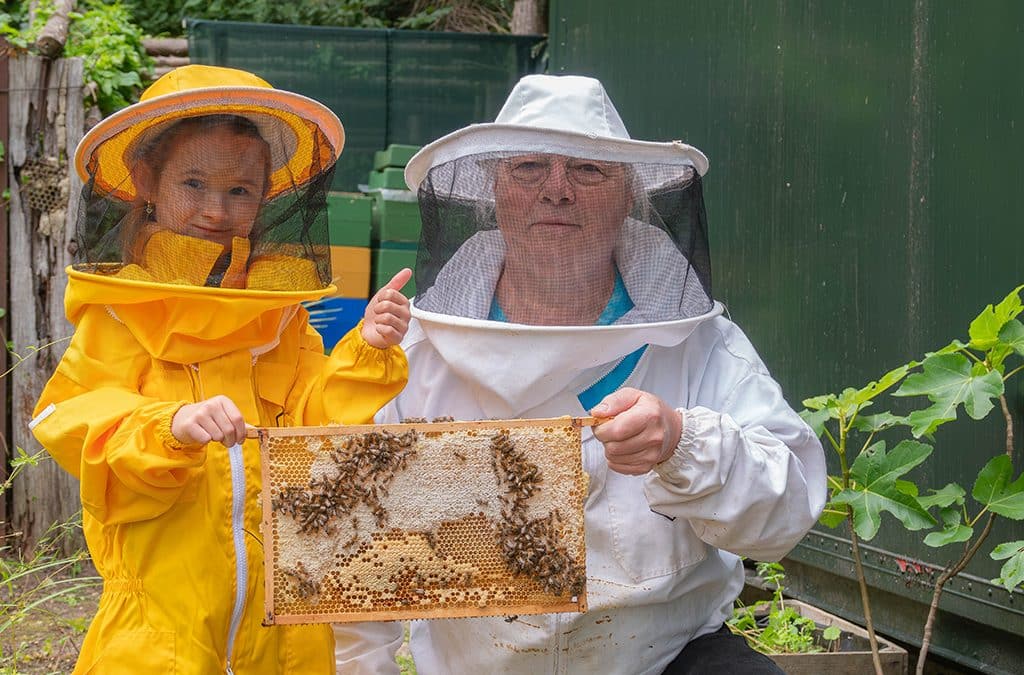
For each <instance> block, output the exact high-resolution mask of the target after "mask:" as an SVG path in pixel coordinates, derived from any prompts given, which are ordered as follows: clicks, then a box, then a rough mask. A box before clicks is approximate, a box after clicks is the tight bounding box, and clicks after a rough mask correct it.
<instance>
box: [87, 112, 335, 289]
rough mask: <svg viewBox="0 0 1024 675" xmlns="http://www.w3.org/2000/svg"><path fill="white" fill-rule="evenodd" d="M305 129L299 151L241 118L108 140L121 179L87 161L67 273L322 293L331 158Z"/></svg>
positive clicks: (321, 139)
mask: <svg viewBox="0 0 1024 675" xmlns="http://www.w3.org/2000/svg"><path fill="white" fill-rule="evenodd" d="M301 124H302V125H303V131H304V134H302V138H303V142H300V143H296V138H295V136H296V134H294V133H293V132H292V131H287V130H286V131H287V133H276V131H277V130H276V129H275V128H274V127H273V126H272V125H268V124H267V123H266V121H265V120H263V119H257V120H256V121H254V120H253V119H252V118H251V116H243V115H240V114H209V115H200V116H194V117H184V118H177V119H174V120H170V121H168V122H165V123H163V124H161V125H159V126H154V127H151V128H150V129H149V130H148V132H146V133H143V134H138V135H137V137H135V138H129V137H128V135H129V134H131V135H135V130H134V129H133V128H132V127H129V128H128V129H127V130H126V131H125V132H124V133H123V134H116V135H114V136H112V137H111V138H109V139H107V140H106V141H104V144H114V146H115V147H116V146H123V147H124V150H123V151H121V150H120V148H118V150H119V156H120V157H122V158H123V162H124V167H125V169H126V172H125V174H124V176H123V178H121V179H120V180H119V182H117V183H116V184H111V183H109V182H107V181H106V180H104V179H105V178H107V176H106V175H104V170H103V166H102V164H101V160H100V157H101V156H103V150H104V148H103V144H101V145H100V146H98V147H97V149H96V150H95V151H94V152H93V153H92V155H91V156H90V157H89V158H87V160H86V167H87V172H88V175H89V180H88V181H87V183H86V185H85V187H84V190H83V200H82V206H81V209H80V211H79V214H78V219H77V243H78V252H77V255H76V264H75V269H77V270H79V271H83V272H92V273H98V274H106V275H115V276H121V277H124V278H130V279H138V280H145V281H156V282H161V283H172V284H189V285H199V286H210V287H223V288H249V289H258V290H278V291H282V290H283V291H292V290H296V291H298V290H313V289H319V288H323V287H326V286H328V285H329V284H330V283H331V270H330V248H329V240H328V227H327V210H326V209H327V202H326V198H327V190H328V189H329V186H330V184H331V180H332V177H333V172H334V164H335V161H336V159H337V157H336V156H335V153H334V150H333V148H332V146H331V143H330V142H329V141H328V139H327V138H326V137H325V136H324V134H323V132H322V131H321V130H320V129H319V127H317V125H316V124H314V123H313V122H310V121H307V120H302V121H301ZM108 173H109V172H108Z"/></svg>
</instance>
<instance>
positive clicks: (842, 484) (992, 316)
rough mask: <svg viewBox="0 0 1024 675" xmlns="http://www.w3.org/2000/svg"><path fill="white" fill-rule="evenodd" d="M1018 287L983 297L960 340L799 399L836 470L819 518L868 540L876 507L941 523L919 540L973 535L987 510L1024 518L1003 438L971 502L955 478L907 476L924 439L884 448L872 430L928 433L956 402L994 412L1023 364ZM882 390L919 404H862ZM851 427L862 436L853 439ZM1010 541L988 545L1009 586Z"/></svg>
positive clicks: (980, 413) (980, 414) (921, 456)
mask: <svg viewBox="0 0 1024 675" xmlns="http://www.w3.org/2000/svg"><path fill="white" fill-rule="evenodd" d="M1022 288H1024V286H1019V287H1017V288H1015V289H1014V290H1013V291H1011V292H1010V293H1009V294H1008V295H1007V296H1006V297H1005V298H1004V299H1003V300H1002V301H1000V302H999V303H998V304H995V305H989V306H987V307H986V308H985V309H984V310H983V311H982V312H981V313H980V314H979V315H978V316H977V318H975V319H974V320H973V321H972V322H971V323H970V326H969V329H968V333H969V338H970V339H969V341H968V342H967V343H966V344H965V343H963V342H960V341H953V342H951V343H950V344H948V345H946V346H945V347H943V348H942V349H939V350H937V351H935V352H932V353H929V354H927V355H926V356H925V357H924V359H923V360H921V361H911V362H910V363H907V364H905V365H902V366H899V367H898V368H894V369H893V370H891V371H889V372H888V373H886V374H885V375H883V376H882V377H881V378H879V380H878V381H876V382H871V383H869V384H868V385H866V386H864V387H862V388H860V389H854V388H848V389H846V390H844V391H843V392H841V393H839V394H823V395H820V396H815V397H813V398H809V399H807V400H805V401H804V405H805V406H806V408H807V409H806V410H804V411H803V413H801V415H802V417H803V418H804V419H805V420H806V421H807V422H808V424H810V425H811V426H812V428H814V429H815V431H816V432H818V434H819V435H823V436H824V437H825V438H826V439H827V441H828V443H829V444H830V445H831V447H832V448H833V450H835V452H836V454H837V455H838V456H839V463H840V467H841V472H842V473H841V475H838V476H831V477H830V478H829V491H830V494H831V499H830V501H829V504H828V506H827V507H826V510H825V513H824V514H823V515H822V518H821V522H822V524H824V525H826V526H828V527H836V526H838V525H839V524H840V523H841V522H842V521H843V520H844V518H843V517H842V516H844V515H845V516H846V518H845V519H846V520H848V522H849V523H850V524H851V527H852V528H853V530H854V532H855V533H856V534H857V536H858V537H859V538H860V539H863V540H870V539H872V538H873V537H874V536H875V535H876V534H877V533H878V530H879V528H880V526H881V522H882V518H881V514H882V513H883V512H887V513H889V514H891V515H892V516H894V517H895V518H896V520H897V521H899V522H900V523H901V525H902V526H903V527H904V528H905V529H907V530H921V529H924V528H929V527H932V526H935V525H939V526H940V527H939V529H938V530H936V531H933V532H930V533H928V534H927V536H926V537H925V539H924V543H925V544H927V545H929V546H935V547H938V546H948V545H950V544H963V543H965V542H970V541H971V540H972V538H973V537H974V536H975V534H976V527H975V525H976V524H977V522H978V520H979V519H980V518H982V517H983V516H986V515H993V514H994V515H998V516H1001V517H1004V518H1011V519H1015V520H1021V519H1024V476H1018V477H1017V478H1016V480H1014V476H1013V462H1012V461H1011V457H1010V456H1009V452H1003V450H1004V449H1003V448H998V449H997V451H998V452H996V453H989V455H988V456H989V457H991V459H989V460H988V461H987V462H986V463H985V465H984V466H983V467H981V468H980V470H979V472H978V474H977V478H976V479H975V481H974V487H973V489H972V491H971V497H972V499H973V504H968V501H967V493H966V491H965V490H964V489H963V487H961V486H960V485H957V484H955V483H950V484H949V485H946V486H945V487H943V488H941V489H938V490H936V489H932V488H927V487H926V486H920V485H918V484H917V483H916V482H915V481H913V480H910V479H909V478H908V474H910V473H911V471H912V470H913V469H914V468H915V467H918V466H920V465H921V464H923V463H924V462H926V461H927V459H928V458H929V457H930V456H931V454H932V446H931V445H929V444H926V443H923V442H921V441H918V440H902V441H900V442H899V443H898V444H897V445H896V446H895V447H894V448H893V449H892V451H891V452H889V453H886V445H885V442H884V441H879V440H876V435H877V434H880V433H895V432H898V431H899V430H900V429H903V430H904V433H908V432H909V434H910V435H911V436H913V438H915V439H920V438H921V437H928V438H929V439H933V437H934V434H935V432H936V431H937V430H938V429H939V428H940V427H941V426H942V425H943V424H946V423H947V422H951V421H953V420H955V419H956V418H957V414H958V411H959V410H960V409H961V408H962V409H963V411H964V412H965V413H966V414H967V415H968V416H969V417H971V418H973V419H976V420H980V419H983V418H985V417H986V416H988V415H989V414H990V413H991V412H992V410H993V409H994V408H995V407H996V404H997V403H998V402H999V401H1000V399H1001V398H1002V397H1003V396H1004V392H1005V391H1006V385H1005V382H1006V380H1008V379H1009V378H1011V377H1012V376H1014V375H1015V374H1017V373H1018V372H1020V371H1021V370H1024V364H1021V363H1012V361H1020V357H1022V356H1024V324H1022V323H1021V322H1020V321H1019V320H1018V319H1017V317H1018V316H1019V315H1020V314H1021V312H1022V310H1024V304H1022V301H1021V297H1020V293H1021V289H1022ZM897 385H899V387H898V388H897V389H896V390H895V391H891V390H892V389H893V388H894V387H896V386H897ZM887 392H889V393H890V395H891V396H893V397H900V398H901V399H903V400H904V401H905V402H906V403H909V404H910V405H911V406H914V405H916V406H917V407H916V409H912V410H911V412H909V413H908V414H906V415H898V414H895V413H893V412H891V411H888V410H872V412H873V413H874V414H872V415H864V414H862V413H863V411H864V410H865V409H867V408H869V406H875V407H878V406H879V405H880V404H881V402H882V400H883V398H882V395H883V394H885V393H887ZM922 402H924V403H923V404H922ZM858 434H859V435H860V436H861V437H862V438H863V440H862V441H861V440H858V442H857V443H856V445H854V437H855V436H856V435H858ZM857 448H859V450H857ZM992 454H995V456H994V457H993V456H992ZM983 457H984V456H983ZM969 507H970V508H969ZM972 509H973V511H974V512H973V513H971V510H972ZM933 513H934V514H935V515H932V514H933ZM1007 546H1008V548H1003V547H1002V546H997V547H996V550H995V551H993V553H992V555H993V557H995V556H996V551H999V552H1000V554H1001V555H1003V557H1002V558H996V559H1008V562H1007V563H1006V564H1005V565H1004V568H1003V572H1002V575H1001V577H1000V579H999V580H997V582H998V583H1002V584H1004V585H1006V584H1010V583H1011V582H1012V584H1011V586H1008V587H1013V586H1016V585H1019V584H1020V583H1021V582H1022V580H1024V571H1022V567H1024V561H1022V558H1021V552H1020V550H1019V547H1018V548H1014V547H1013V546H1011V545H1007ZM964 555H965V556H967V560H969V555H973V553H968V552H967V550H966V549H965V553H964ZM964 564H966V561H965V562H964Z"/></svg>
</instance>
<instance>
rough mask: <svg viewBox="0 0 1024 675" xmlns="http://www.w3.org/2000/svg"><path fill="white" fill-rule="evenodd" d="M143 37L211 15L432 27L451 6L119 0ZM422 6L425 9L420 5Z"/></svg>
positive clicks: (323, 0)
mask: <svg viewBox="0 0 1024 675" xmlns="http://www.w3.org/2000/svg"><path fill="white" fill-rule="evenodd" d="M122 1H123V4H124V5H125V7H126V8H128V10H129V11H130V12H131V15H132V17H133V18H134V20H135V22H136V23H138V24H139V25H140V26H141V27H142V29H143V31H145V32H146V34H148V35H171V36H180V35H184V28H183V25H182V23H183V20H184V19H185V18H191V19H213V20H216V21H246V22H254V23H280V24H294V25H300V26H340V27H349V28H403V29H414V30H434V29H437V28H438V27H440V26H442V25H443V22H444V20H445V19H446V18H447V17H449V16H450V14H451V13H452V11H453V7H451V6H444V3H443V2H437V3H431V4H427V5H425V4H424V3H422V2H417V1H416V0H295V1H293V2H279V0H248V1H247V2H238V1H236V0H122ZM478 4H479V5H480V6H481V8H482V9H484V10H486V9H487V7H488V6H491V5H495V6H501V7H504V6H505V5H508V6H511V1H510V0H482V1H481V2H480V3H478ZM423 6H425V7H426V8H425V9H420V7H423Z"/></svg>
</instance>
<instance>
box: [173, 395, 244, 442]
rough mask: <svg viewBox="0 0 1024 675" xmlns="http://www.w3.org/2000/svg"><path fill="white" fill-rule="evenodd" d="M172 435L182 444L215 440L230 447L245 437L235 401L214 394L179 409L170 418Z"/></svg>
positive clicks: (240, 415)
mask: <svg viewBox="0 0 1024 675" xmlns="http://www.w3.org/2000/svg"><path fill="white" fill-rule="evenodd" d="M171 434H172V435H173V436H174V437H175V438H176V439H178V442H180V443H182V444H183V445H205V444H207V443H209V442H210V441H217V442H218V443H221V444H222V445H226V446H227V447H229V448H230V447H231V446H233V445H235V444H236V443H241V442H242V441H244V440H245V420H244V419H242V412H241V411H240V410H239V409H238V406H236V405H235V402H234V401H232V400H231V399H230V398H228V397H227V396H214V397H213V398H208V399H206V400H205V401H200V402H199V403H190V404H189V405H183V406H181V407H180V408H178V412H176V413H174V417H172V418H171Z"/></svg>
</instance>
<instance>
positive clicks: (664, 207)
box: [415, 143, 713, 326]
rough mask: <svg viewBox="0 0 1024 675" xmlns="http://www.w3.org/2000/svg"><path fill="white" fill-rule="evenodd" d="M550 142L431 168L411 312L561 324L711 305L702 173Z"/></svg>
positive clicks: (702, 310)
mask: <svg viewBox="0 0 1024 675" xmlns="http://www.w3.org/2000/svg"><path fill="white" fill-rule="evenodd" d="M552 146H553V147H551V148H549V149H550V150H552V152H542V151H538V150H542V149H544V146H543V145H538V144H537V143H533V144H532V146H531V151H530V152H516V153H513V152H484V153H475V154H468V155H465V156H462V157H458V158H456V159H452V160H450V161H447V162H444V163H442V164H439V165H436V166H434V167H432V168H431V169H430V170H429V172H428V173H427V175H426V178H425V179H424V180H423V181H422V183H421V184H420V186H419V201H420V208H421V213H422V220H423V227H422V236H421V241H420V248H419V257H418V260H417V266H416V285H417V289H418V292H417V296H416V301H415V304H416V307H417V308H418V309H420V310H425V311H428V312H435V313H441V314H448V315H454V316H461V317H467V318H475V319H491V320H500V321H507V322H511V323H521V324H532V325H560V326H572V325H580V326H583V325H608V324H624V323H651V322H661V321H673V320H677V319H687V318H692V317H697V316H700V315H703V314H706V313H707V312H708V311H710V310H711V308H712V305H713V302H712V297H711V266H710V259H709V255H708V242H707V230H706V224H705V211H704V203H703V198H702V194H701V179H700V174H699V172H698V171H697V169H696V168H695V167H694V166H693V165H692V164H689V163H684V162H678V163H639V162H632V163H627V162H623V161H612V160H609V159H607V158H605V157H601V156H600V155H599V153H598V152H594V151H593V149H591V150H590V151H589V152H586V151H585V150H586V149H581V148H575V153H576V154H565V153H566V150H569V148H567V147H565V146H564V145H562V146H561V147H557V146H555V144H554V143H552ZM555 150H558V151H559V152H554V151H555ZM581 150H583V151H581ZM595 155H596V156H595ZM607 156H612V157H614V156H616V153H609V154H608V155H607Z"/></svg>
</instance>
